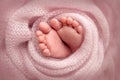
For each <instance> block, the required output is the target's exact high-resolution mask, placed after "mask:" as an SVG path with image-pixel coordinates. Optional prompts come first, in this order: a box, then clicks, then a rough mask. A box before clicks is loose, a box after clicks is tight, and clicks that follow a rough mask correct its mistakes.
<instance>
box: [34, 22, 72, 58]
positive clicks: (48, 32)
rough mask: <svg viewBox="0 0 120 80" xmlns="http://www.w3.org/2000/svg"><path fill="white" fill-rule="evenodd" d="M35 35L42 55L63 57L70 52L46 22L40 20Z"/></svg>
mask: <svg viewBox="0 0 120 80" xmlns="http://www.w3.org/2000/svg"><path fill="white" fill-rule="evenodd" d="M36 35H37V38H38V41H39V48H40V50H41V52H42V54H43V55H44V56H49V57H54V58H64V57H67V56H68V55H69V54H70V53H71V50H70V49H69V48H68V47H67V46H66V45H64V43H63V42H62V41H61V39H60V37H59V36H58V34H57V32H56V31H55V30H53V29H52V28H51V27H50V26H49V25H48V23H46V22H40V24H39V30H38V31H37V32H36Z"/></svg>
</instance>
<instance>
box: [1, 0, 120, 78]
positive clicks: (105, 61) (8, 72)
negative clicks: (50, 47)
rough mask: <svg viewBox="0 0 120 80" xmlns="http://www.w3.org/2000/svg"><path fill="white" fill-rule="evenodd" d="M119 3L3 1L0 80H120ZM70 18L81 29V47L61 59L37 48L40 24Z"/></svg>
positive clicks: (39, 0)
mask: <svg viewBox="0 0 120 80" xmlns="http://www.w3.org/2000/svg"><path fill="white" fill-rule="evenodd" d="M119 5H120V1H118V0H114V1H113V0H104V1H101V0H34V1H33V0H26V1H25V0H15V1H12V0H1V2H0V80H120V77H119V75H120V69H119V67H120V62H119V58H120V55H119V52H120V50H119V48H120V43H119V41H120V37H119V35H120V28H119V25H120V23H119V21H120V17H119V13H120V10H118V9H119ZM59 16H71V17H73V18H75V19H77V20H78V21H79V22H80V23H81V24H82V25H83V26H84V29H85V40H84V41H83V44H82V46H81V47H80V48H79V49H78V50H77V51H76V52H75V53H74V54H73V55H71V56H70V57H68V58H66V59H63V60H56V59H47V58H44V57H42V56H41V55H40V53H39V51H38V50H37V48H36V47H37V46H36V44H37V42H36V38H35V36H34V30H36V25H37V24H38V22H39V21H49V18H51V17H57V18H59Z"/></svg>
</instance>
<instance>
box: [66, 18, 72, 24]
mask: <svg viewBox="0 0 120 80" xmlns="http://www.w3.org/2000/svg"><path fill="white" fill-rule="evenodd" d="M72 22H73V19H72V18H71V17H68V18H67V24H69V25H70V24H72Z"/></svg>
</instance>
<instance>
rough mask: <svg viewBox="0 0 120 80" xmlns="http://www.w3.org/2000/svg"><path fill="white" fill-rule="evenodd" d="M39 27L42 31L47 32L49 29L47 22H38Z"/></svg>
mask: <svg viewBox="0 0 120 80" xmlns="http://www.w3.org/2000/svg"><path fill="white" fill-rule="evenodd" d="M39 29H40V30H41V31H42V32H43V33H46V34H47V33H49V32H50V30H51V27H50V26H49V25H48V23H46V22H40V24H39Z"/></svg>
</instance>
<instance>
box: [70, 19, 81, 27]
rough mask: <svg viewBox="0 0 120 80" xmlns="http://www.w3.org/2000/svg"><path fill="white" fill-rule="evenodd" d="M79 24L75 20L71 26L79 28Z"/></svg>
mask: <svg viewBox="0 0 120 80" xmlns="http://www.w3.org/2000/svg"><path fill="white" fill-rule="evenodd" d="M79 25H80V24H79V23H78V22H77V21H76V20H74V21H73V22H72V26H73V27H77V26H79Z"/></svg>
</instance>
